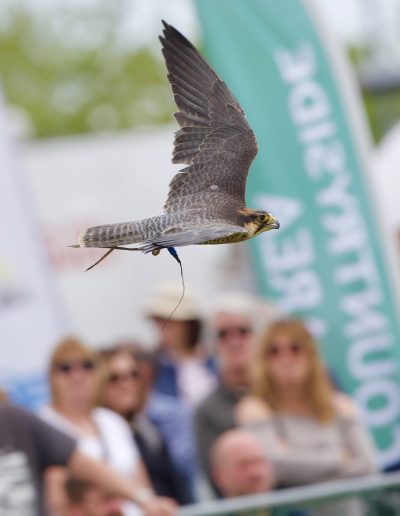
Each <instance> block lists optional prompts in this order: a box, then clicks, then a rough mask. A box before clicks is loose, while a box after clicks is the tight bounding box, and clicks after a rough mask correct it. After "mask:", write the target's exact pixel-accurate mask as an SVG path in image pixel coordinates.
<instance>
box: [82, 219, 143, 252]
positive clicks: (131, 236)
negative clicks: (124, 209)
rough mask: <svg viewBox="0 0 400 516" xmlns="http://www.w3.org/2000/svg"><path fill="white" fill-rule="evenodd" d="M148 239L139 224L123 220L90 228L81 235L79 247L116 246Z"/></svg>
mask: <svg viewBox="0 0 400 516" xmlns="http://www.w3.org/2000/svg"><path fill="white" fill-rule="evenodd" d="M144 240H146V235H145V234H143V231H142V230H141V227H140V225H139V224H137V223H135V222H122V223H118V224H107V225H104V226H94V227H92V228H88V229H87V230H86V231H84V232H83V233H81V234H80V235H79V247H116V246H120V245H129V244H135V243H138V242H143V241H144Z"/></svg>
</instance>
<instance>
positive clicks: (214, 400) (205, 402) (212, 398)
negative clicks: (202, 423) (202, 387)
mask: <svg viewBox="0 0 400 516" xmlns="http://www.w3.org/2000/svg"><path fill="white" fill-rule="evenodd" d="M220 399H221V389H220V387H219V386H218V385H217V386H216V387H215V388H214V389H213V390H212V391H211V392H210V393H209V394H207V396H206V397H205V398H204V399H202V400H201V402H200V403H199V404H198V406H197V409H196V411H197V412H198V411H203V410H208V409H209V408H210V407H213V406H214V405H216V404H218V403H219V401H220Z"/></svg>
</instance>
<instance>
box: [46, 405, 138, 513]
mask: <svg viewBox="0 0 400 516" xmlns="http://www.w3.org/2000/svg"><path fill="white" fill-rule="evenodd" d="M39 416H40V417H41V418H42V419H43V420H44V421H46V422H47V423H49V424H51V425H53V426H54V427H56V428H58V429H59V430H61V431H62V432H65V433H66V434H68V435H70V436H71V437H73V438H75V439H77V441H78V448H79V450H80V451H81V452H82V453H84V454H86V455H88V456H89V457H91V458H93V459H97V460H103V461H104V462H106V463H107V464H108V465H109V466H111V467H112V468H113V469H114V470H115V471H118V473H121V474H122V475H124V476H129V477H132V476H133V474H134V472H135V469H136V468H137V466H138V463H139V459H140V456H139V451H138V449H137V446H136V443H135V441H134V439H133V435H132V432H131V429H130V428H129V425H128V423H127V422H126V421H125V420H124V419H123V418H122V417H121V416H119V415H118V414H116V413H115V412H113V411H112V410H109V409H106V408H102V407H97V408H95V409H93V410H92V418H93V420H94V422H95V424H96V427H97V431H98V435H92V434H87V433H85V432H83V431H82V430H81V429H80V428H77V427H76V426H75V425H74V424H73V423H71V421H69V420H68V419H66V418H65V417H64V416H63V415H62V414H60V413H59V412H57V411H56V410H54V409H53V408H52V407H50V406H46V407H43V408H42V409H41V410H40V412H39ZM124 514H125V515H129V516H134V515H135V516H136V515H139V514H141V511H139V510H138V508H137V506H134V505H133V504H131V503H127V504H124Z"/></svg>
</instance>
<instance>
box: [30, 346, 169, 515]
mask: <svg viewBox="0 0 400 516" xmlns="http://www.w3.org/2000/svg"><path fill="white" fill-rule="evenodd" d="M48 376H49V384H50V396H51V402H50V405H49V406H47V407H45V408H44V409H42V411H41V413H40V415H41V416H42V418H43V419H44V420H46V421H47V422H48V423H50V424H52V425H53V426H55V427H57V428H58V429H60V430H62V431H64V432H65V433H67V434H69V435H71V436H72V437H74V438H76V439H77V440H78V446H79V448H80V451H82V452H83V453H85V454H87V455H89V456H90V457H92V458H95V459H100V460H103V461H104V462H106V463H108V464H109V465H110V466H111V467H112V468H113V469H114V470H116V471H118V472H119V473H121V474H122V475H124V476H125V477H128V478H131V479H132V483H133V484H136V485H138V494H139V497H140V496H141V495H143V499H144V498H145V497H146V498H148V499H150V498H153V497H154V496H155V495H154V494H153V492H152V489H151V486H150V483H149V480H148V477H147V474H146V471H145V468H144V466H143V463H142V461H141V459H140V457H139V453H138V450H137V447H136V445H135V442H134V441H133V439H132V436H131V433H130V429H129V426H128V425H127V423H126V422H125V421H124V420H123V419H122V418H121V417H120V416H119V415H118V414H116V413H115V412H113V411H111V410H108V409H106V408H102V407H96V401H97V397H98V392H99V387H100V381H101V371H100V364H99V361H98V357H97V355H96V353H95V352H93V351H92V350H90V349H89V348H88V347H86V346H85V345H84V344H82V343H81V342H80V341H79V340H77V339H75V338H66V339H64V340H62V341H61V342H60V343H59V344H58V346H57V347H56V348H55V350H54V351H53V354H52V356H51V358H50V367H49V371H48ZM65 480H66V472H65V470H64V468H51V469H50V470H49V472H48V474H47V478H46V487H47V489H46V492H47V499H48V505H49V508H50V512H51V513H55V514H63V513H64V511H65V507H66V505H67V499H66V495H65V490H64V484H65ZM124 514H126V515H136V514H141V513H140V512H138V510H137V507H136V506H134V505H133V504H128V503H127V504H124ZM160 514H161V513H160Z"/></svg>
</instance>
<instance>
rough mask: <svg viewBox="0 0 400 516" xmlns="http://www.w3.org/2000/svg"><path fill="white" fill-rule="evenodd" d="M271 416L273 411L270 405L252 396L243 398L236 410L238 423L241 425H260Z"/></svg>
mask: <svg viewBox="0 0 400 516" xmlns="http://www.w3.org/2000/svg"><path fill="white" fill-rule="evenodd" d="M271 416H272V410H271V408H270V406H269V405H268V403H267V402H266V401H265V400H263V399H262V398H259V397H258V396H254V395H252V394H249V395H247V396H245V397H244V398H242V399H241V400H240V402H239V403H238V405H237V407H236V410H235V419H236V422H237V423H238V424H241V425H248V424H253V423H259V422H262V421H265V420H268V419H270V418H271Z"/></svg>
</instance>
